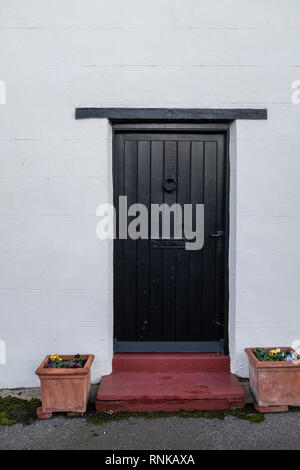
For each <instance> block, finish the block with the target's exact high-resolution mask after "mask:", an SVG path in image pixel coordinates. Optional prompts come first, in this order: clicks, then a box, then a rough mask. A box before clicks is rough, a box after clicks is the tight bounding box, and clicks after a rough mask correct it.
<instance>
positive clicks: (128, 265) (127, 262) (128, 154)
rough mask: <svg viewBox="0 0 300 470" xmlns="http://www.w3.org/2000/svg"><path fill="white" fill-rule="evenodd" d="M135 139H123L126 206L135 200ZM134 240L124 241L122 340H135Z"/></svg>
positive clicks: (135, 254)
mask: <svg viewBox="0 0 300 470" xmlns="http://www.w3.org/2000/svg"><path fill="white" fill-rule="evenodd" d="M136 183H137V141H131V140H128V141H126V140H125V165H124V194H125V195H126V196H127V202H128V207H129V206H130V205H131V204H135V203H136V202H137V184H136ZM136 256H137V252H136V240H132V239H130V238H128V239H127V240H125V241H124V279H123V284H124V310H123V328H122V329H123V338H122V340H123V341H135V340H136V339H137V333H136V315H137V309H136V293H137V289H136V281H137V276H136V261H137V260H136Z"/></svg>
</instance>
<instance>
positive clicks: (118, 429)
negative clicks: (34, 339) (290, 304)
mask: <svg viewBox="0 0 300 470" xmlns="http://www.w3.org/2000/svg"><path fill="white" fill-rule="evenodd" d="M245 386H246V387H247V384H245ZM95 389H96V388H95ZM38 394H39V391H38V390H37V389H31V390H14V391H11V390H10V391H8V390H7V391H0V396H2V397H3V396H7V395H15V396H18V397H22V398H31V397H32V396H34V397H38ZM248 398H249V399H248V401H251V397H250V395H248ZM0 449H105V450H144V449H145V450H185V449H186V450H195V449H270V450H271V449H300V409H299V410H293V411H290V412H289V413H277V414H275V413H273V414H266V415H265V420H264V421H262V422H259V423H253V422H249V421H247V420H241V419H239V418H236V417H234V416H227V417H225V419H223V420H221V419H211V418H210V419H205V418H203V417H197V418H182V417H177V416H171V417H167V418H153V419H149V418H144V417H137V418H133V417H130V418H129V419H126V420H120V421H108V422H105V423H104V424H91V423H89V422H87V419H86V418H85V417H82V418H67V417H66V416H65V415H54V417H53V418H52V419H51V420H45V421H37V420H36V421H33V422H32V424H29V425H22V424H15V425H12V426H0Z"/></svg>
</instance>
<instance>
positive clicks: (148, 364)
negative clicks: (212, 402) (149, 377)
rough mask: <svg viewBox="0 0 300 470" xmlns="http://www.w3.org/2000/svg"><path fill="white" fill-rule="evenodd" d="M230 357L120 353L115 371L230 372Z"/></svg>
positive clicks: (210, 354) (199, 354)
mask: <svg viewBox="0 0 300 470" xmlns="http://www.w3.org/2000/svg"><path fill="white" fill-rule="evenodd" d="M229 370H230V358H229V356H222V355H220V354H218V353H119V354H115V355H114V357H113V372H229Z"/></svg>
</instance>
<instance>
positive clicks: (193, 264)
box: [189, 139, 204, 341]
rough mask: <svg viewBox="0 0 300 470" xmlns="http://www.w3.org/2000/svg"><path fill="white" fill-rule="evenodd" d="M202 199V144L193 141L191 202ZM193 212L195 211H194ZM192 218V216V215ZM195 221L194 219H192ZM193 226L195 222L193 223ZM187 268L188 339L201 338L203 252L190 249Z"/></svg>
mask: <svg viewBox="0 0 300 470" xmlns="http://www.w3.org/2000/svg"><path fill="white" fill-rule="evenodd" d="M203 200H204V144H203V141H202V140H200V139H199V141H193V142H192V144H191V196H190V201H191V204H193V205H195V204H203ZM193 214H195V211H194V213H193ZM193 219H194V217H193ZM194 222H195V221H194ZM194 228H195V224H194ZM189 259H190V270H189V309H190V315H189V340H190V341H199V340H200V338H202V331H201V323H202V318H203V288H202V284H201V274H202V263H203V253H202V250H201V251H198V250H197V251H190V252H189Z"/></svg>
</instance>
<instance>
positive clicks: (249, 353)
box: [245, 346, 300, 369]
mask: <svg viewBox="0 0 300 470" xmlns="http://www.w3.org/2000/svg"><path fill="white" fill-rule="evenodd" d="M257 347H259V348H261V349H276V348H277V347H278V346H275V347H270V346H268V347H265V346H257ZM255 349H256V348H245V353H246V354H247V356H248V357H249V360H251V362H253V363H254V364H255V366H256V367H258V368H268V369H269V368H270V369H271V368H274V367H280V368H283V367H285V368H286V367H300V357H299V356H298V357H299V360H298V361H297V363H295V362H294V361H260V360H259V359H258V358H257V357H256V356H255V354H254V352H253V351H254V350H255ZM280 349H281V351H291V352H292V351H294V352H296V351H295V350H294V349H293V348H291V347H280Z"/></svg>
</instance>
